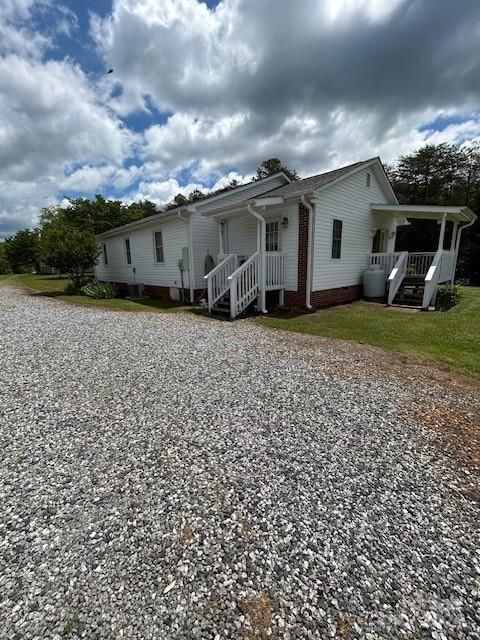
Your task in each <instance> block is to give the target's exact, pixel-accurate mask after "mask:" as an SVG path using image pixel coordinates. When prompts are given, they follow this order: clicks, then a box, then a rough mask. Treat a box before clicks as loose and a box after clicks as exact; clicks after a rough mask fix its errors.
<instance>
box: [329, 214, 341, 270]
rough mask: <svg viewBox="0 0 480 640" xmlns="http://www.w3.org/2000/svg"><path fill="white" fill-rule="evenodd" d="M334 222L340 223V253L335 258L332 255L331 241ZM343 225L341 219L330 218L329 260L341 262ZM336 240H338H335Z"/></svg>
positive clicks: (332, 239)
mask: <svg viewBox="0 0 480 640" xmlns="http://www.w3.org/2000/svg"><path fill="white" fill-rule="evenodd" d="M335 222H340V223H341V233H340V252H339V254H340V255H339V256H338V257H335V256H334V255H333V241H334V235H333V234H334V231H335ZM343 225H344V220H343V218H333V217H332V223H331V230H330V260H335V261H336V260H341V259H342V248H343V237H344V236H343ZM337 239H338V238H337Z"/></svg>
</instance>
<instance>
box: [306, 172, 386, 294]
mask: <svg viewBox="0 0 480 640" xmlns="http://www.w3.org/2000/svg"><path fill="white" fill-rule="evenodd" d="M367 172H368V173H370V174H371V183H370V187H367V185H366V179H367V178H366V174H367ZM377 202H378V203H382V202H385V203H387V202H389V200H388V197H387V195H386V194H385V193H384V191H383V189H382V188H381V186H380V183H379V181H378V180H377V177H376V175H375V172H374V171H373V170H372V168H368V169H364V170H362V171H359V172H358V173H356V174H354V175H353V176H350V177H349V178H345V180H342V181H341V182H339V183H338V184H337V185H333V186H332V187H330V188H328V189H326V190H325V191H323V192H322V193H321V194H320V195H319V198H318V202H317V203H316V204H315V242H314V256H313V291H319V290H324V289H335V288H338V287H348V286H353V285H357V284H360V283H361V281H362V274H363V271H364V270H365V269H366V267H367V264H368V254H369V253H370V252H371V250H372V230H373V229H375V228H386V229H388V230H392V229H393V228H394V227H393V225H392V223H391V220H390V219H389V218H388V217H387V216H383V217H382V216H380V217H379V216H377V215H375V216H374V215H373V214H372V213H371V211H370V204H371V203H377ZM334 219H338V220H342V222H343V229H342V252H341V258H340V259H338V260H336V259H332V258H331V250H332V227H333V220H334ZM384 225H385V226H384Z"/></svg>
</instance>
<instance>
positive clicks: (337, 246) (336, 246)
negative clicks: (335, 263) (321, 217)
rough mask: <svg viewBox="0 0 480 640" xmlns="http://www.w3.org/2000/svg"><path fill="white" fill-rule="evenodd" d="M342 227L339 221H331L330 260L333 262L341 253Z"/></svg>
mask: <svg viewBox="0 0 480 640" xmlns="http://www.w3.org/2000/svg"><path fill="white" fill-rule="evenodd" d="M342 227H343V222H342V221H341V220H334V221H333V228H332V258H333V259H334V260H339V259H340V256H341V253H342Z"/></svg>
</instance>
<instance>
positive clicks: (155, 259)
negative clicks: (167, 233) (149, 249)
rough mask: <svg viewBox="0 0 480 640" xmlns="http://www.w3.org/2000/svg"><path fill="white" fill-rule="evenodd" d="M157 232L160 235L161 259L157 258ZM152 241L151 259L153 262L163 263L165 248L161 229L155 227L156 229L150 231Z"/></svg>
mask: <svg viewBox="0 0 480 640" xmlns="http://www.w3.org/2000/svg"><path fill="white" fill-rule="evenodd" d="M157 233H160V234H161V236H162V259H161V260H158V254H157ZM152 241H153V259H154V262H155V264H165V249H164V246H163V229H157V230H156V231H152Z"/></svg>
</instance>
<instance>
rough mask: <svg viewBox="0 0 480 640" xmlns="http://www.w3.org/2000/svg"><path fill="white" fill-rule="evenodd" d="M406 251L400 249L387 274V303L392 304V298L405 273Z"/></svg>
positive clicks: (406, 263)
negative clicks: (393, 264) (400, 251)
mask: <svg viewBox="0 0 480 640" xmlns="http://www.w3.org/2000/svg"><path fill="white" fill-rule="evenodd" d="M407 265H408V251H402V253H401V254H400V256H399V258H398V260H397V262H396V263H395V266H394V267H393V269H392V271H391V273H390V275H389V276H388V280H387V282H388V297H387V304H389V305H390V304H392V302H393V299H394V298H395V296H396V295H397V292H398V290H399V289H400V285H401V284H402V282H403V279H404V278H405V274H406V273H407Z"/></svg>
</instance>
